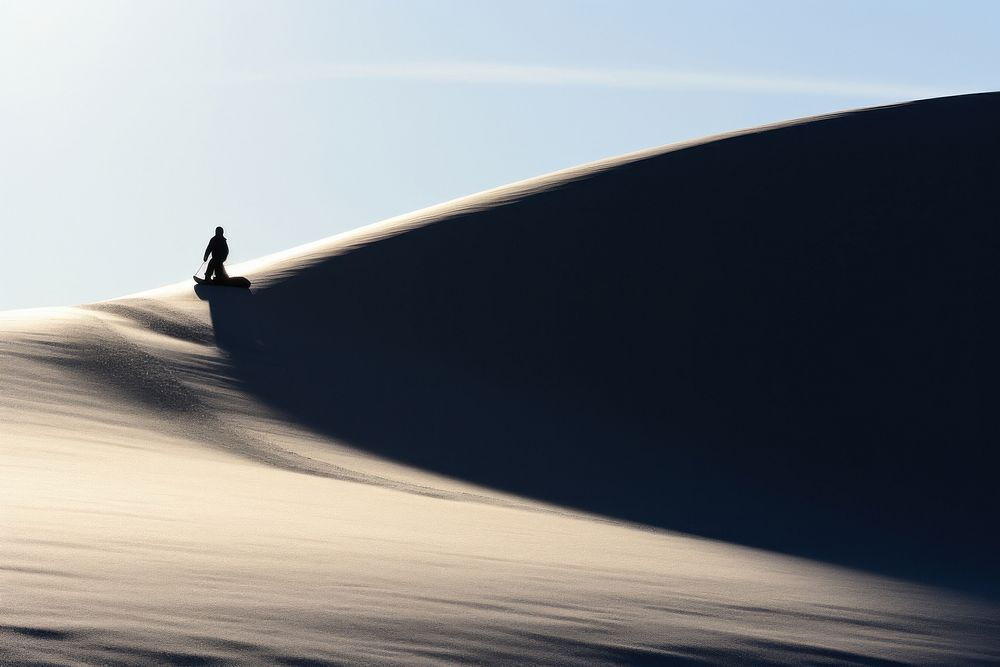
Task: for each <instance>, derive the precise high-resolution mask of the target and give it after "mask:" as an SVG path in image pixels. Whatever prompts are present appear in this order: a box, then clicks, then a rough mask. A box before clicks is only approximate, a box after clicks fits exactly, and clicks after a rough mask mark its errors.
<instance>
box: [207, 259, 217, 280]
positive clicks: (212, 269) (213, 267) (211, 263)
mask: <svg viewBox="0 0 1000 667" xmlns="http://www.w3.org/2000/svg"><path fill="white" fill-rule="evenodd" d="M218 265H219V260H217V259H215V258H214V257H213V258H212V259H210V260H208V268H206V269H205V280H208V281H209V282H211V280H212V274H213V273H215V274H217V273H218V272H219V267H218Z"/></svg>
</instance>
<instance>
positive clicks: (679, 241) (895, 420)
mask: <svg viewBox="0 0 1000 667" xmlns="http://www.w3.org/2000/svg"><path fill="white" fill-rule="evenodd" d="M998 223H1000V95H997V94H988V95H976V96H965V97H956V98H947V99H941V100H932V101H927V102H920V103H914V104H909V105H903V106H896V107H889V108H881V109H874V110H869V111H862V112H857V113H850V114H843V115H839V116H834V117H829V118H822V119H817V120H814V121H808V122H803V123H800V124H792V125H786V126H780V127H775V128H771V129H765V130H762V131H759V132H749V133H745V134H740V135H737V136H732V137H727V138H722V139H719V140H714V141H708V142H706V143H700V144H696V145H691V146H687V147H683V148H680V149H665V150H664V151H663V152H660V153H656V154H652V155H649V156H645V157H643V158H641V159H638V160H634V161H622V162H620V163H616V164H612V165H610V166H605V167H602V168H600V169H596V170H593V171H591V172H587V173H583V174H575V175H572V176H568V177H566V178H565V179H563V180H561V181H557V182H555V183H549V184H548V185H547V186H545V187H540V188H537V189H536V190H533V191H530V192H528V193H526V194H524V195H523V196H521V197H520V198H517V199H515V200H512V201H508V200H504V199H502V198H500V197H498V198H497V201H496V203H495V205H492V206H484V207H482V208H480V209H479V210H475V211H467V212H461V211H458V212H456V213H453V214H448V213H444V214H441V215H440V216H438V217H437V218H436V219H434V220H432V221H431V222H430V223H429V224H426V225H424V226H419V227H416V228H411V229H408V230H406V231H404V232H402V233H400V234H399V235H396V236H391V237H388V238H383V239H380V240H377V241H373V242H370V243H368V244H367V245H363V246H361V247H357V248H354V249H352V250H350V251H348V252H346V253H343V254H338V255H331V256H329V257H326V258H322V259H320V260H318V261H316V262H314V263H313V264H311V265H310V266H309V267H307V268H304V269H302V270H300V271H298V272H295V273H292V274H291V275H290V276H289V277H287V278H286V279H284V280H282V281H280V282H274V283H272V284H270V285H266V286H265V287H264V288H262V289H260V290H257V291H256V292H255V293H252V294H251V293H241V292H236V291H233V292H228V293H223V292H220V291H218V290H216V291H214V292H211V294H210V295H209V293H208V292H205V297H206V298H209V300H210V302H211V309H212V316H213V321H214V325H215V328H216V336H217V340H218V341H219V343H220V344H221V345H222V346H223V347H224V348H225V349H226V350H227V351H228V353H229V355H230V358H231V360H232V363H233V365H234V368H235V370H236V372H237V374H238V376H239V377H240V379H241V380H242V382H243V383H244V384H245V387H246V388H248V389H249V390H251V391H252V392H254V393H255V394H257V395H258V396H260V397H262V398H264V399H266V400H267V401H269V402H270V403H272V404H273V405H276V406H277V407H279V408H281V409H282V410H284V411H286V412H288V413H291V414H293V415H294V416H295V417H296V419H299V420H302V421H303V422H305V423H308V424H311V425H312V426H313V427H314V428H317V429H319V430H321V431H323V432H325V433H328V434H331V435H334V436H336V437H338V438H341V439H343V440H345V441H347V442H349V443H351V444H353V445H355V446H357V447H360V448H363V449H366V450H369V451H372V452H375V453H377V454H380V455H384V456H387V457H391V458H394V459H398V460H401V461H404V462H407V463H410V464H415V465H418V466H422V467H425V468H428V469H432V470H434V471H437V472H441V473H445V474H448V475H452V476H455V477H460V478H464V479H467V480H471V481H474V482H477V483H481V484H485V485H489V486H493V487H496V488H500V489H503V490H506V491H512V492H515V493H518V494H523V495H525V496H531V497H536V498H540V499H544V500H546V501H551V502H555V503H559V504H563V505H567V506H572V507H576V508H582V509H584V510H588V511H592V512H596V513H600V514H604V515H609V516H613V517H619V518H625V519H629V520H633V521H636V522H641V523H645V524H649V525H653V526H659V527H664V528H670V529H676V530H682V531H688V532H692V533H696V534H700V535H707V536H711V537H717V538H721V539H725V540H731V541H736V542H740V543H744V544H750V545H754V546H760V547H767V548H771V549H778V550H782V551H786V552H789V553H794V554H801V555H807V556H810V557H816V558H821V559H825V560H829V561H833V562H838V563H845V564H850V565H856V566H863V567H867V568H871V569H875V570H880V571H884V572H890V573H892V574H897V575H902V576H906V577H909V578H913V579H917V580H930V581H935V582H945V583H949V584H952V585H957V586H963V587H968V588H972V589H975V590H978V591H981V592H985V591H990V590H991V591H993V592H996V591H997V590H1000V575H998V573H997V570H996V568H995V562H994V558H995V554H996V547H997V546H998V540H997V537H996V526H997V518H998V505H1000V503H998V498H1000V494H998V492H997V490H996V478H997V467H996V462H997V459H998V457H997V455H996V454H995V451H996V447H997V444H998V443H1000V417H998V415H997V409H996V408H997V398H998V378H1000V347H998V346H1000V312H998V308H1000V298H998V297H1000V282H998V277H1000V276H998V273H1000V271H998V268H997V267H998V260H1000V254H998V253H1000V227H998ZM251 278H254V279H255V282H256V280H257V279H258V276H255V275H251ZM265 284H266V283H265Z"/></svg>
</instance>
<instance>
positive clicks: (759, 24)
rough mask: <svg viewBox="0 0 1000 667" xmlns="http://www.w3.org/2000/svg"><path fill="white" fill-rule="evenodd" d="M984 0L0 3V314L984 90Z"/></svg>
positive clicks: (994, 10)
mask: <svg viewBox="0 0 1000 667" xmlns="http://www.w3.org/2000/svg"><path fill="white" fill-rule="evenodd" d="M997 26H1000V3H998V2H992V1H984V2H971V1H967V2H961V1H955V2H947V3H945V2H921V1H919V0H905V1H898V2H896V1H891V0H882V1H880V2H870V1H869V0H862V1H854V0H842V1H841V2H836V3H830V2H819V1H809V0H795V1H788V2H784V1H768V0H746V1H743V2H736V1H714V0H695V1H691V2H682V1H670V0H648V1H645V2H644V1H639V0H604V1H602V2H598V1H592V0H565V1H563V0H527V1H521V0H505V1H502V2H501V1H492V2H490V1H486V0H354V1H335V0H326V1H317V2H311V1H305V0H267V1H261V0H232V1H222V0H199V1H195V0H164V1H158V0H142V1H131V0H128V1H117V0H91V1H86V2H85V1H83V0H65V1H64V0H23V1H21V0H0V231H2V235H0V310H7V309H16V308H26V307H33V306H51V305H70V304H76V303H86V302H92V301H97V300H103V299H108V298H114V297H117V296H121V295H125V294H130V293H134V292H137V291H140V290H144V289H150V288H154V287H159V286H161V285H165V284H170V283H174V282H178V281H183V280H189V279H190V278H189V277H190V275H191V274H192V273H193V272H194V271H195V270H196V269H197V267H198V264H199V263H200V262H201V258H202V253H203V252H204V248H205V245H206V244H207V242H208V239H209V237H210V236H211V235H212V233H213V230H214V228H215V227H216V226H217V225H222V226H224V227H225V228H226V236H227V237H228V239H229V245H230V248H231V250H232V253H231V256H230V264H232V263H234V262H238V261H241V260H247V259H253V258H255V257H259V256H262V255H266V254H270V253H272V252H277V251H280V250H284V249H287V248H290V247H293V246H296V245H300V244H303V243H308V242H311V241H315V240H318V239H321V238H324V237H327V236H331V235H333V234H337V233H340V232H343V231H347V230H350V229H353V228H356V227H359V226H362V225H366V224H369V223H373V222H377V221H379V220H383V219H386V218H389V217H392V216H395V215H399V214H403V213H407V212H409V211H413V210H416V209H419V208H423V207H425V206H430V205H434V204H437V203H440V202H443V201H447V200H450V199H454V198H456V197H460V196H463V195H467V194H473V193H475V192H479V191H481V190H485V189H488V188H491V187H496V186H499V185H503V184H506V183H510V182H513V181H517V180H521V179H524V178H530V177H533V176H538V175H541V174H544V173H548V172H551V171H555V170H558V169H562V168H566V167H572V166H574V165H577V164H581V163H585V162H589V161H593V160H597V159H601V158H605V157H612V156H615V155H620V154H622V153H627V152H630V151H634V150H639V149H643V148H649V147H653V146H658V145H663V144H669V143H673V142H676V141H682V140H686V139H691V138H696V137H699V136H705V135H709V134H714V133H717V132H723V131H728V130H733V129H738V128H743V127H749V126H754V125H759V124H763V123H769V122H775V121H780V120H786V119H791V118H798V117H802V116H809V115H814V114H819V113H826V112H830V111H837V110H842V109H849V108H856V107H863V106H872V105H878V104H885V103H893V102H900V101H905V100H910V99H920V98H926V97H935V96H940V95H948V94H955V93H965V92H980V91H986V90H996V89H998V88H1000V81H998V79H1000V75H998V70H997V69H996V66H995V65H996V63H997V62H1000V40H997V39H996V30H997Z"/></svg>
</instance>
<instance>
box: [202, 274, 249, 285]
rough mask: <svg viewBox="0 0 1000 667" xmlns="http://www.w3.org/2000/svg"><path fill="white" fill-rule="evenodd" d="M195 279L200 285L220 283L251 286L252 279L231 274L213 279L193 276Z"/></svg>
mask: <svg viewBox="0 0 1000 667" xmlns="http://www.w3.org/2000/svg"><path fill="white" fill-rule="evenodd" d="M193 277H194V281H195V282H196V283H198V284H199V285H218V286H219V287H243V288H247V287H250V281H249V280H247V279H246V278H244V277H243V276H231V277H229V278H221V279H220V278H217V279H215V280H212V281H208V280H205V279H204V278H199V277H198V276H193Z"/></svg>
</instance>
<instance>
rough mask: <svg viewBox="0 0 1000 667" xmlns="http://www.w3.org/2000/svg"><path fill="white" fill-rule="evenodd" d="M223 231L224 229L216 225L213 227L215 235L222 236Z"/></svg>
mask: <svg viewBox="0 0 1000 667" xmlns="http://www.w3.org/2000/svg"><path fill="white" fill-rule="evenodd" d="M223 232H225V230H224V229H223V228H222V227H216V228H215V235H216V236H222V234H223Z"/></svg>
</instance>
